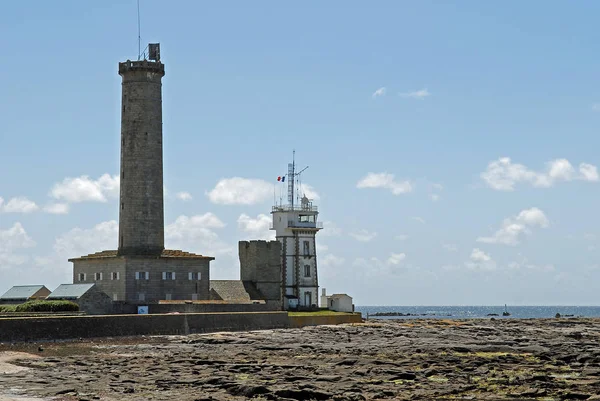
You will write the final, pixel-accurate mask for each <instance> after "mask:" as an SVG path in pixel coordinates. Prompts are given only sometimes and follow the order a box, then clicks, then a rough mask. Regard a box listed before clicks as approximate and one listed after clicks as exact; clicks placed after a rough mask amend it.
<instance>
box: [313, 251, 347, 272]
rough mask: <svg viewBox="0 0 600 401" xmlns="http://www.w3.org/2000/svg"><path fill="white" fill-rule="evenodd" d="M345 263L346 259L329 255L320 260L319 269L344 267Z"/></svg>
mask: <svg viewBox="0 0 600 401" xmlns="http://www.w3.org/2000/svg"><path fill="white" fill-rule="evenodd" d="M344 262H345V260H344V258H342V257H339V256H335V255H332V254H330V253H328V254H327V255H325V256H324V257H321V258H319V268H321V267H325V268H334V267H339V266H341V265H343V264H344Z"/></svg>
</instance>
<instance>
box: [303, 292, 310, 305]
mask: <svg viewBox="0 0 600 401" xmlns="http://www.w3.org/2000/svg"><path fill="white" fill-rule="evenodd" d="M304 305H305V306H311V305H312V293H311V292H310V291H307V292H305V293H304Z"/></svg>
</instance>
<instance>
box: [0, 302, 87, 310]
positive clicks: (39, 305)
mask: <svg viewBox="0 0 600 401" xmlns="http://www.w3.org/2000/svg"><path fill="white" fill-rule="evenodd" d="M0 312H2V313H6V312H20V313H23V312H25V313H27V312H79V305H77V304H76V303H74V302H71V301H27V302H25V303H24V304H20V305H0Z"/></svg>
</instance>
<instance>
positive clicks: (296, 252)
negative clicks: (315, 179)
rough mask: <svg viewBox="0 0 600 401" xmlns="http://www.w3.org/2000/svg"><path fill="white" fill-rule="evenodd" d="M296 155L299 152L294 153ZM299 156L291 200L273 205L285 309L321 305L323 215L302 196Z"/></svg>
mask: <svg viewBox="0 0 600 401" xmlns="http://www.w3.org/2000/svg"><path fill="white" fill-rule="evenodd" d="M294 153H295V152H294ZM307 168H308V167H306V168H304V169H303V170H301V171H299V172H296V163H295V157H294V159H293V160H292V163H290V164H288V175H287V176H286V178H287V181H288V190H287V195H288V196H287V201H288V204H286V205H284V204H282V203H283V202H281V201H280V202H279V205H277V204H276V205H275V206H273V210H272V212H271V214H272V215H273V225H272V227H271V229H272V230H275V237H276V239H277V240H278V241H279V242H281V245H282V246H281V254H282V255H281V257H282V274H283V277H282V279H283V280H282V283H283V284H282V285H283V295H284V305H283V306H284V309H290V308H291V309H294V308H296V307H298V306H299V307H311V306H313V305H314V306H318V304H319V301H318V298H317V297H318V291H319V278H318V270H317V242H316V238H315V236H316V234H317V232H319V230H321V229H322V228H323V224H322V223H320V222H318V221H317V217H318V215H319V212H318V210H317V207H316V206H315V205H313V203H312V201H311V200H310V199H308V198H307V197H306V195H305V194H304V193H301V185H300V174H301V173H302V172H303V171H304V170H306V169H307Z"/></svg>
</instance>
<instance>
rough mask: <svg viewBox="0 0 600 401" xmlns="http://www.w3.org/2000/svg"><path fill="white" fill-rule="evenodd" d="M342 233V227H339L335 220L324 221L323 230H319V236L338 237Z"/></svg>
mask: <svg viewBox="0 0 600 401" xmlns="http://www.w3.org/2000/svg"><path fill="white" fill-rule="evenodd" d="M341 234H342V229H341V228H339V227H338V226H337V225H336V224H335V223H334V222H333V221H325V222H323V230H321V231H319V237H337V236H340V235H341Z"/></svg>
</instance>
